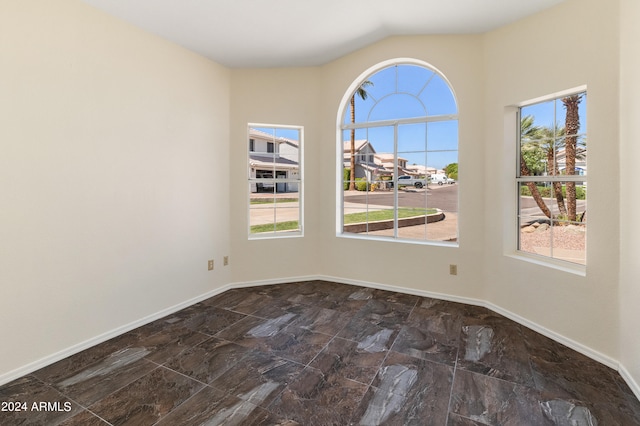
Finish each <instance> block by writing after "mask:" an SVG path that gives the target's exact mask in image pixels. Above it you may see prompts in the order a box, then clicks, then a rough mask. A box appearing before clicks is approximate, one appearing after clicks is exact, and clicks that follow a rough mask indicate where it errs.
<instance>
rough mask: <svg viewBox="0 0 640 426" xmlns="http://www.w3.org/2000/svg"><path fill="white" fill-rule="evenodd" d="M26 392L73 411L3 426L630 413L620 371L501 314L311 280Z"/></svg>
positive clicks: (44, 379) (123, 345)
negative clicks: (69, 405) (16, 425)
mask: <svg viewBox="0 0 640 426" xmlns="http://www.w3.org/2000/svg"><path fill="white" fill-rule="evenodd" d="M212 336H213V337H212ZM27 397H31V398H33V400H34V401H35V400H36V399H37V400H42V401H44V402H47V401H49V402H54V403H55V402H60V403H64V402H69V403H71V410H70V411H49V412H35V411H32V412H29V413H26V412H22V413H19V412H18V413H16V412H14V413H7V412H0V424H1V425H5V424H8V425H13V424H29V425H31V424H42V425H46V426H49V425H58V424H62V425H65V426H70V425H80V424H82V425H90V426H91V425H96V426H98V425H104V424H108V423H106V422H107V421H109V422H112V423H113V424H135V425H138V424H153V423H154V422H157V421H160V424H162V425H174V424H180V425H183V424H184V425H191V424H193V425H196V424H197V425H200V424H226V425H232V424H238V425H243V426H244V425H281V426H294V425H305V426H306V425H314V426H315V425H347V424H366V425H370V424H384V425H394V424H398V425H403V426H404V425H411V424H419V425H432V424H433V425H445V424H446V425H449V426H477V425H518V426H520V425H524V426H526V425H535V426H545V425H547V424H549V425H552V424H553V425H565V424H566V425H583V424H585V425H591V426H593V425H596V424H597V425H599V426H602V425H607V426H610V425H613V426H618V425H619V426H628V425H640V401H638V399H637V397H636V396H635V395H634V394H633V392H632V391H631V389H629V387H628V386H627V384H626V383H625V382H624V380H623V379H622V378H621V376H620V374H618V373H617V372H616V371H614V370H612V369H610V368H608V367H606V366H604V365H602V364H599V363H598V362H596V361H593V360H591V359H589V358H587V357H585V356H583V355H581V354H579V353H577V352H575V351H573V350H571V349H569V348H567V347H565V346H563V345H561V344H559V343H557V342H555V341H553V340H551V339H548V338H546V337H544V336H542V335H540V334H537V333H535V332H533V331H531V330H529V329H527V328H525V327H523V326H521V325H518V324H516V323H514V322H513V321H511V320H509V319H508V318H505V317H504V316H502V315H499V314H497V313H495V312H492V311H490V310H488V309H486V308H483V307H477V306H470V305H464V304H460V303H455V302H448V301H443V300H437V299H432V298H426V297H417V296H412V295H406V294H401V293H395V292H392V291H385V290H379V289H372V288H365V287H356V286H350V285H344V284H338V283H332V282H326V281H319V280H313V281H304V282H298V283H285V284H276V285H270V286H262V287H253V288H240V289H234V290H229V291H226V292H224V293H222V294H219V295H216V296H214V297H212V298H209V299H207V300H205V301H202V302H200V303H197V304H195V305H193V306H190V307H188V308H186V309H183V310H181V311H179V312H176V313H174V314H172V315H169V316H167V317H165V318H161V319H158V320H156V321H153V322H151V323H149V324H146V325H143V326H141V327H138V328H136V329H134V330H132V331H130V332H128V333H124V334H123V335H121V336H118V337H116V338H114V339H111V340H109V341H106V342H104V343H101V344H99V345H96V346H94V347H92V348H90V349H88V350H86V351H82V352H81V353H78V354H76V355H72V356H70V357H68V358H66V359H64V360H61V361H59V362H57V363H54V364H52V365H50V366H48V367H45V368H43V369H40V370H39V371H36V372H34V373H32V374H31V375H27V376H25V377H23V378H21V379H18V380H16V381H13V382H11V383H8V384H6V385H4V386H0V401H4V402H7V401H13V400H16V398H22V399H26V398H27ZM11 398H13V399H11ZM36 402H39V401H36ZM76 402H77V403H78V405H76ZM81 405H82V406H81ZM61 407H62V408H64V406H63V405H61ZM447 407H448V408H447ZM53 408H55V407H53ZM447 410H449V411H448V412H447ZM26 414H28V416H26Z"/></svg>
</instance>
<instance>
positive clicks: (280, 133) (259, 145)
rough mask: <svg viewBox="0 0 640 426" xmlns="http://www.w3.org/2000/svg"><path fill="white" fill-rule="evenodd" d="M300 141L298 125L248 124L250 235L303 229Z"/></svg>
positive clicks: (288, 233)
mask: <svg viewBox="0 0 640 426" xmlns="http://www.w3.org/2000/svg"><path fill="white" fill-rule="evenodd" d="M301 142H302V129H301V128H297V127H258V126H255V127H253V126H249V155H248V160H249V165H248V166H249V235H254V236H259V235H261V236H266V235H273V234H277V235H294V234H299V233H300V232H301V231H302V221H301V217H300V213H301V209H300V186H301V170H300V144H301Z"/></svg>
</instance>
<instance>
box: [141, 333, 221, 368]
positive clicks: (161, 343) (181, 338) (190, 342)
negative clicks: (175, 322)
mask: <svg viewBox="0 0 640 426" xmlns="http://www.w3.org/2000/svg"><path fill="white" fill-rule="evenodd" d="M207 339H210V336H208V335H206V334H202V333H199V332H197V331H193V330H190V329H188V328H184V327H170V328H168V329H167V330H166V331H164V332H159V333H156V334H154V335H152V336H150V337H148V338H146V339H142V340H141V341H140V342H139V345H140V347H143V348H145V349H146V350H147V351H148V352H149V353H148V354H147V355H146V356H145V358H146V359H148V360H151V361H153V362H156V363H158V364H162V363H163V362H166V360H167V359H169V358H172V357H174V356H176V355H178V354H179V353H180V352H182V351H184V350H186V349H189V348H191V347H193V346H196V345H198V344H199V343H202V342H204V341H205V340H207Z"/></svg>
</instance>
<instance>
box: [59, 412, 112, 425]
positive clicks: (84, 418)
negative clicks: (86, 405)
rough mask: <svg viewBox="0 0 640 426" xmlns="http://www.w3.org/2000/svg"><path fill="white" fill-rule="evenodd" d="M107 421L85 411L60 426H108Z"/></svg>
mask: <svg viewBox="0 0 640 426" xmlns="http://www.w3.org/2000/svg"><path fill="white" fill-rule="evenodd" d="M108 425H109V423H107V422H106V421H105V420H103V419H101V418H100V417H98V416H96V415H95V414H93V413H92V412H90V411H87V410H84V411H82V412H80V413H78V414H76V415H75V416H73V417H70V418H69V419H67V420H65V421H64V422H62V423H60V424H59V425H58V426H108Z"/></svg>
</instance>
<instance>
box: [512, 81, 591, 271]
mask: <svg viewBox="0 0 640 426" xmlns="http://www.w3.org/2000/svg"><path fill="white" fill-rule="evenodd" d="M586 107H587V95H586V93H585V92H582V93H576V94H571V95H567V96H561V97H558V98H556V99H552V100H549V101H546V102H541V103H536V104H533V105H528V106H525V107H522V108H520V149H519V151H520V155H519V165H518V166H519V167H518V169H519V175H518V177H517V179H516V181H517V184H518V191H519V194H520V196H519V229H520V233H519V234H520V235H519V244H518V248H519V250H521V251H523V252H528V253H532V254H536V255H541V256H547V257H551V258H555V259H560V260H564V261H568V262H573V263H578V264H586V231H587V133H586V128H587V127H586V109H587V108H586Z"/></svg>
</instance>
